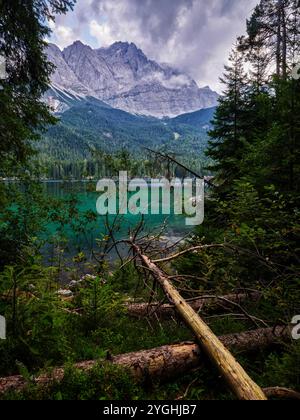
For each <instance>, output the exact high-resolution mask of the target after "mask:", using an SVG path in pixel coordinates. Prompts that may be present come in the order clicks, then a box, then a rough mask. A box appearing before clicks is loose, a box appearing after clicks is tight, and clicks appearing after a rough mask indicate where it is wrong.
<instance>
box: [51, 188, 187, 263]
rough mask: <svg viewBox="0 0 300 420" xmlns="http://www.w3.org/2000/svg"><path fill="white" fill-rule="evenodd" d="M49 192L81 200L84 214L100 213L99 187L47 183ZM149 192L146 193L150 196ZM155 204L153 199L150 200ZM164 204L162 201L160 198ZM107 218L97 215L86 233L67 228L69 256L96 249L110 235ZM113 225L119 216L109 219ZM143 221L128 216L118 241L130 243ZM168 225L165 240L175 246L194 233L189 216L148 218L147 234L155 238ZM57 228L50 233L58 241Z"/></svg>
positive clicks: (121, 221) (120, 221) (120, 223)
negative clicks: (135, 230)
mask: <svg viewBox="0 0 300 420" xmlns="http://www.w3.org/2000/svg"><path fill="white" fill-rule="evenodd" d="M44 188H45V192H46V194H47V195H48V196H49V197H55V198H62V199H67V198H70V197H72V196H73V197H76V199H77V200H78V205H77V209H78V210H79V211H80V212H87V211H93V212H95V213H96V211H97V210H96V204H97V200H98V197H99V196H100V193H97V192H96V183H87V182H45V183H44ZM147 192H148V190H147V191H144V193H145V194H147ZM148 200H149V202H150V200H151V195H149V198H148ZM160 202H161V197H160ZM106 220H107V219H106V217H105V216H100V215H97V220H96V222H93V223H92V224H88V223H87V224H86V226H81V227H82V232H74V231H73V229H72V228H71V226H65V227H64V229H63V231H64V235H65V236H66V237H67V238H68V242H69V243H68V252H69V253H70V254H73V255H74V254H76V253H77V252H78V251H85V252H90V251H91V250H92V248H93V247H96V246H97V239H101V238H102V237H103V235H106V234H107V233H108V231H107V229H106V227H105V224H106ZM108 220H109V223H110V224H112V223H113V222H114V220H115V216H109V217H108ZM140 221H141V215H132V214H127V215H123V216H119V217H118V221H117V225H118V229H117V231H116V232H115V237H116V239H117V240H120V239H128V238H129V235H130V230H131V231H132V230H133V229H134V228H135V227H136V226H137V225H138V224H139V223H140ZM164 224H165V226H166V227H165V230H164V232H163V237H164V238H165V239H168V240H169V241H171V242H176V241H177V240H178V239H179V238H181V237H184V236H186V235H188V234H189V233H190V232H192V229H193V228H191V227H188V226H186V223H185V216H183V215H175V214H174V213H173V214H171V215H164V214H158V215H151V214H149V215H145V216H144V231H143V234H146V233H150V234H154V233H157V232H158V231H160V230H161V227H162V226H163V225H164ZM56 229H57V226H56V225H50V226H48V231H49V232H51V234H52V235H53V236H54V237H55V236H56Z"/></svg>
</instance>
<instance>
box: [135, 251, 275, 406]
mask: <svg viewBox="0 0 300 420" xmlns="http://www.w3.org/2000/svg"><path fill="white" fill-rule="evenodd" d="M131 245H132V247H133V249H134V251H135V252H136V254H137V255H138V256H139V258H140V259H141V261H142V263H143V264H144V265H145V267H147V269H148V270H150V272H151V274H152V276H153V277H154V278H155V279H156V280H157V282H158V283H159V284H160V286H161V287H162V289H163V291H164V293H165V295H166V297H167V298H168V299H169V301H170V303H171V304H173V305H174V306H175V307H176V310H177V312H178V313H179V315H180V316H181V318H182V319H183V320H184V321H185V323H186V325H187V326H188V327H189V328H190V329H191V330H192V331H193V333H194V334H195V336H196V338H197V340H198V341H199V344H200V345H201V347H202V349H203V350H204V351H205V353H206V354H207V356H208V357H209V359H210V360H211V362H212V364H213V365H214V366H215V367H217V369H218V370H219V372H220V374H221V375H222V377H224V379H225V380H226V382H227V384H228V385H229V387H230V389H231V390H232V392H233V393H234V394H235V395H236V396H237V397H238V399H240V400H249V401H256V400H262V401H265V400H267V397H266V396H265V394H264V392H263V390H262V389H261V388H260V387H259V386H258V385H257V384H256V383H255V382H254V381H253V380H252V379H251V378H250V376H249V375H248V374H247V373H246V372H245V370H244V369H243V368H242V366H241V365H240V364H239V363H238V362H237V360H236V359H235V358H234V357H233V356H232V354H231V353H230V351H229V350H227V349H226V347H225V346H224V344H223V343H222V342H221V341H220V340H219V339H218V337H216V335H215V334H214V333H213V332H212V330H211V329H210V328H209V326H208V325H207V324H206V323H205V322H204V321H203V320H202V319H201V318H200V316H199V315H198V314H197V312H195V311H194V309H193V308H192V307H191V306H190V305H189V304H188V303H187V302H186V301H185V300H184V299H183V297H182V296H181V295H180V294H179V293H178V291H177V290H176V288H175V287H174V286H173V285H172V284H171V283H170V281H169V279H168V277H166V275H165V274H164V273H163V271H162V270H161V269H160V268H159V267H158V266H157V265H156V264H154V263H153V262H152V261H151V260H150V259H149V258H148V257H147V256H146V255H143V253H142V251H141V249H140V248H139V247H138V246H137V245H136V244H134V243H131Z"/></svg>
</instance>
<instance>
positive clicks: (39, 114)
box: [0, 0, 74, 169]
mask: <svg viewBox="0 0 300 420" xmlns="http://www.w3.org/2000/svg"><path fill="white" fill-rule="evenodd" d="M73 5H74V1H72V0H41V1H35V0H10V1H7V0H0V55H1V56H2V57H3V58H4V59H5V61H6V70H7V74H8V78H7V79H5V80H4V81H1V84H2V89H0V109H1V113H0V160H1V167H2V169H3V167H4V165H5V164H7V163H9V161H10V162H11V161H12V162H24V161H25V160H26V157H27V156H28V154H29V153H30V151H31V142H32V140H34V139H37V138H38V135H37V130H41V129H42V128H43V127H46V126H47V125H48V124H50V123H53V122H54V121H55V119H53V117H52V116H51V115H50V113H49V110H48V108H47V106H46V105H45V104H43V102H42V101H41V97H42V95H43V93H44V92H45V91H46V90H47V89H48V86H49V78H50V74H51V71H52V70H53V67H52V65H51V64H50V63H48V62H47V58H46V55H45V46H46V42H45V38H46V36H48V35H49V34H50V29H49V21H51V20H54V16H55V14H59V13H65V12H66V11H67V10H68V9H69V8H72V7H73Z"/></svg>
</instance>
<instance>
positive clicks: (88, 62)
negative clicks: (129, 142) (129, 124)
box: [48, 41, 218, 117]
mask: <svg viewBox="0 0 300 420" xmlns="http://www.w3.org/2000/svg"><path fill="white" fill-rule="evenodd" d="M48 57H49V60H50V61H51V62H52V63H53V64H54V65H55V66H56V71H55V73H54V74H53V76H52V84H53V86H54V87H55V88H56V89H57V90H58V91H63V92H65V93H67V92H69V93H70V94H72V95H75V96H76V95H80V96H81V95H85V96H93V97H95V98H97V99H100V100H102V101H104V102H106V103H107V104H109V105H111V106H112V107H114V108H119V109H122V110H124V111H127V112H130V113H133V114H144V115H151V116H155V117H163V116H169V117H173V116H176V115H180V114H184V113H188V112H193V111H196V110H199V109H204V108H210V107H213V106H215V105H217V101H218V94H217V93H216V92H213V91H212V90H211V89H210V88H209V87H205V88H202V89H200V88H199V87H198V85H197V83H196V82H195V81H194V80H192V79H191V78H190V77H189V76H188V75H187V74H185V73H182V72H180V71H178V70H176V69H173V68H172V67H170V66H168V65H161V64H158V63H156V62H155V61H153V60H149V59H148V58H147V57H146V55H145V54H144V53H143V52H142V51H141V50H140V49H138V48H137V47H136V45H135V44H129V43H126V42H117V43H115V44H113V45H111V46H110V47H109V48H101V49H98V50H94V49H92V48H91V47H89V46H87V45H84V44H83V43H81V42H80V41H76V42H75V43H74V44H72V45H71V46H69V47H67V48H66V49H64V50H63V51H60V49H59V48H58V47H57V46H55V45H53V44H50V45H49V48H48Z"/></svg>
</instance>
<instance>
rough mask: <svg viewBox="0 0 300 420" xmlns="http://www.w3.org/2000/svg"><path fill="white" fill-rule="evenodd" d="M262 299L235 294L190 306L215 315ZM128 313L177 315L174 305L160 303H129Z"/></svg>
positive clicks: (258, 296)
mask: <svg viewBox="0 0 300 420" xmlns="http://www.w3.org/2000/svg"><path fill="white" fill-rule="evenodd" d="M261 297H262V294H261V293H260V292H249V293H235V294H230V295H226V296H221V297H219V298H218V297H207V298H199V299H196V300H193V301H191V302H189V305H190V306H191V307H192V308H193V309H194V310H195V311H197V312H205V313H206V314H208V313H213V312H216V311H218V310H220V309H225V310H228V309H232V304H231V302H232V303H237V304H242V303H244V302H258V301H259V300H260V299H261ZM126 310H127V313H128V314H129V315H131V316H134V317H137V318H143V317H147V316H152V315H153V314H156V315H158V316H159V317H162V318H171V317H172V316H174V315H176V308H175V306H174V305H160V304H159V303H151V304H150V305H149V304H148V303H128V304H126Z"/></svg>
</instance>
